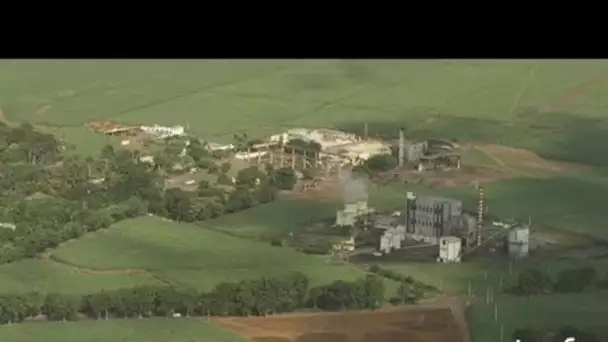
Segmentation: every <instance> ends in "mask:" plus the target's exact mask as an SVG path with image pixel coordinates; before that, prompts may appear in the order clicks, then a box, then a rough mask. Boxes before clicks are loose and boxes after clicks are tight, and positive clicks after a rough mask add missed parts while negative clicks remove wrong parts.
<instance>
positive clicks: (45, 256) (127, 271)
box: [38, 252, 184, 287]
mask: <svg viewBox="0 0 608 342" xmlns="http://www.w3.org/2000/svg"><path fill="white" fill-rule="evenodd" d="M38 259H39V260H42V261H43V262H44V263H53V264H57V265H62V266H65V267H68V268H70V269H71V270H72V271H75V272H78V273H82V274H88V275H127V276H134V275H147V276H150V277H151V278H152V279H154V280H156V281H157V282H160V283H163V284H165V285H170V286H174V287H184V286H183V285H181V284H179V283H176V282H174V281H171V280H169V279H166V278H163V277H160V276H159V275H157V274H155V273H154V272H153V271H151V270H147V269H143V268H124V269H93V268H88V267H83V266H79V265H76V264H73V263H71V262H67V261H65V260H61V259H59V258H57V257H54V256H53V254H52V252H45V253H42V254H40V255H39V256H38Z"/></svg>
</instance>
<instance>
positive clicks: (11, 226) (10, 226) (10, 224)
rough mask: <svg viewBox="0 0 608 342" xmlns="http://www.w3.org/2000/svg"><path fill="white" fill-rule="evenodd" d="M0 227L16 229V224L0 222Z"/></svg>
mask: <svg viewBox="0 0 608 342" xmlns="http://www.w3.org/2000/svg"><path fill="white" fill-rule="evenodd" d="M0 228H5V229H10V230H15V229H17V226H16V225H15V224H13V223H10V222H0Z"/></svg>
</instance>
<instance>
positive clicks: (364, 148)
mask: <svg viewBox="0 0 608 342" xmlns="http://www.w3.org/2000/svg"><path fill="white" fill-rule="evenodd" d="M290 140H302V141H306V142H315V143H317V144H319V146H321V153H319V157H320V158H323V159H329V160H333V161H336V162H341V163H343V164H358V163H359V162H360V161H364V160H367V159H369V158H370V157H372V156H375V155H382V154H390V153H391V145H390V144H389V143H386V142H383V141H380V140H372V139H362V138H361V137H359V136H357V135H355V134H352V133H345V132H341V131H336V130H330V129H307V128H293V129H290V130H288V131H286V132H284V133H280V134H275V135H272V136H271V137H270V138H269V141H270V142H271V143H279V142H287V141H290Z"/></svg>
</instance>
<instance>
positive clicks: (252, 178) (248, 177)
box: [236, 166, 266, 187]
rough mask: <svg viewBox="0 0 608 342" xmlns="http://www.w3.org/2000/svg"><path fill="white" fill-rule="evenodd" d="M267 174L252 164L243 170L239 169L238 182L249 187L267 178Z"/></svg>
mask: <svg viewBox="0 0 608 342" xmlns="http://www.w3.org/2000/svg"><path fill="white" fill-rule="evenodd" d="M265 178H266V174H265V173H264V172H262V171H260V169H258V168H257V167H256V166H251V167H248V168H245V169H242V170H239V172H238V174H237V177H236V184H237V185H243V186H248V187H254V186H256V185H257V183H258V182H262V181H263V180H265Z"/></svg>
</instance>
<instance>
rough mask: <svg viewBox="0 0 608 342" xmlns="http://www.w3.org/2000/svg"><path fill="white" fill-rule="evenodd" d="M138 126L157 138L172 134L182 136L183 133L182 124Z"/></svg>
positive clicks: (172, 135) (167, 136)
mask: <svg viewBox="0 0 608 342" xmlns="http://www.w3.org/2000/svg"><path fill="white" fill-rule="evenodd" d="M140 128H141V130H142V131H144V132H145V133H148V134H150V135H154V136H156V137H157V138H159V139H164V138H169V137H174V136H182V135H184V133H185V129H184V126H173V127H167V126H160V125H154V126H141V127H140Z"/></svg>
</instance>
